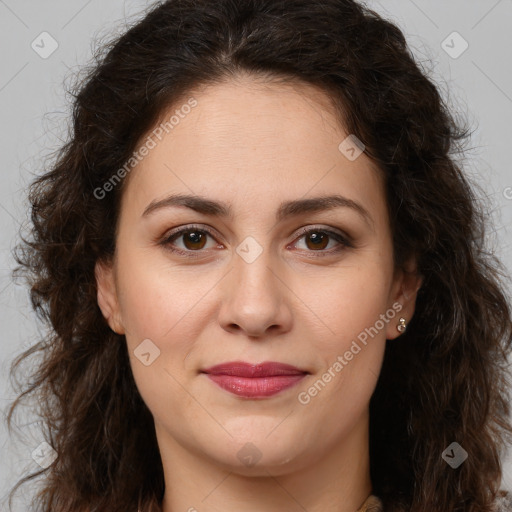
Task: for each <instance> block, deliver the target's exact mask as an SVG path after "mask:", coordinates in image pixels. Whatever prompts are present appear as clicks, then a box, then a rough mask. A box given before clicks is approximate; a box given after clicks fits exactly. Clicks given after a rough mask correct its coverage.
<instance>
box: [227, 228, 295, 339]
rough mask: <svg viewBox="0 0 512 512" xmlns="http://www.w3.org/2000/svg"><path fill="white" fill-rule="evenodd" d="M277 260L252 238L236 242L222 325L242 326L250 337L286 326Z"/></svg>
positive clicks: (285, 303)
mask: <svg viewBox="0 0 512 512" xmlns="http://www.w3.org/2000/svg"><path fill="white" fill-rule="evenodd" d="M276 261H277V260H276V259H275V258H273V257H272V254H271V253H270V251H269V250H268V249H267V248H264V247H263V246H262V245H260V244H259V243H258V242H257V241H256V240H255V239H254V238H252V237H247V238H246V239H245V240H243V241H242V242H241V243H240V244H239V246H238V247H237V248H236V254H235V255H234V257H233V269H232V271H231V272H230V273H229V276H228V279H229V283H228V285H227V287H226V288H225V291H224V294H225V296H224V297H223V300H222V307H221V312H220V318H219V321H220V323H221V325H222V326H223V328H225V329H233V328H237V329H241V330H242V331H245V332H246V334H249V335H253V336H256V335H261V334H263V333H264V332H265V331H266V330H267V329H269V328H270V327H273V329H274V330H275V329H277V328H279V329H280V330H283V329H287V328H289V325H290V322H291V312H290V310H289V304H288V300H287V297H286V287H284V286H283V284H282V283H281V282H280V279H279V278H278V277H277V274H278V272H279V270H278V269H277V268H276V267H277V266H276ZM281 279H282V278H281Z"/></svg>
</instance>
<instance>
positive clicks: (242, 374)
mask: <svg viewBox="0 0 512 512" xmlns="http://www.w3.org/2000/svg"><path fill="white" fill-rule="evenodd" d="M202 373H205V374H207V375H208V377H209V378H210V379H211V380H212V381H213V382H215V384H217V385H218V386H220V387H221V388H222V389H225V390H226V391H229V392H231V393H233V394H235V395H238V396H241V397H244V398H258V397H267V396H272V395H275V394H277V393H279V392H281V391H283V390H285V389H287V388H290V387H292V386H294V385H295V384H297V383H298V382H299V381H301V380H302V379H303V378H304V377H305V376H306V375H308V372H306V371H304V370H300V369H299V368H296V367H295V366H291V365H289V364H283V363H276V362H271V361H269V362H264V363H260V364H251V363H245V362H243V361H233V362H230V363H222V364H218V365H216V366H212V367H211V368H207V369H205V370H203V371H202Z"/></svg>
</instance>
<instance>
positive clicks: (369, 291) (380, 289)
mask: <svg viewBox="0 0 512 512" xmlns="http://www.w3.org/2000/svg"><path fill="white" fill-rule="evenodd" d="M384 270H385V269H384V268H383V266H382V262H381V263H380V264H377V262H375V263H369V264H367V265H357V266H351V267H344V268H340V269H339V272H338V277H337V278H336V279H332V276H330V278H329V279H325V280H323V282H319V281H317V284H319V286H318V288H317V289H316V291H315V292H314V293H310V294H309V297H308V300H307V305H308V307H309V308H310V309H311V310H312V311H314V312H315V313H316V314H317V316H318V318H319V320H321V323H322V325H323V329H324V331H326V332H327V333H328V339H331V340H332V344H327V345H325V349H327V350H328V351H331V350H340V349H343V348H344V347H345V346H346V345H347V344H348V345H350V343H351V341H352V340H353V339H356V338H357V337H358V335H360V333H362V332H365V329H367V328H370V327H371V326H373V325H374V324H375V323H376V322H377V321H378V320H379V318H380V315H381V314H385V312H386V310H387V309H388V296H389V291H390V290H389V286H390V276H389V275H388V273H386V272H385V271H384ZM320 285H321V286H320ZM304 292H305V290H304ZM379 325H380V324H379ZM381 330H382V334H381V335H382V336H385V330H384V329H381Z"/></svg>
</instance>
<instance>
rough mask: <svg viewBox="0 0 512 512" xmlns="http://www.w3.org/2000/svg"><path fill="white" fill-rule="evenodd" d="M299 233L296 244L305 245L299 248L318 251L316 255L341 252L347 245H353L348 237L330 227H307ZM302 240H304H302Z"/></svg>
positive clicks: (311, 251)
mask: <svg viewBox="0 0 512 512" xmlns="http://www.w3.org/2000/svg"><path fill="white" fill-rule="evenodd" d="M299 234H300V236H299V238H298V241H297V242H296V245H300V244H301V243H303V244H304V246H305V247H297V248H298V249H302V250H305V251H306V252H309V253H318V255H316V254H315V256H328V255H330V254H331V255H332V254H334V253H337V252H340V251H342V250H343V249H345V248H347V247H353V245H352V243H351V242H350V239H349V238H348V237H346V236H343V235H342V234H341V233H337V232H335V231H331V230H328V229H320V228H309V229H307V228H305V229H302V230H301V231H300V233H299ZM302 240H304V241H303V242H302ZM331 242H332V243H331Z"/></svg>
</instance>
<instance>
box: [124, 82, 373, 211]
mask: <svg viewBox="0 0 512 512" xmlns="http://www.w3.org/2000/svg"><path fill="white" fill-rule="evenodd" d="M191 96H192V97H193V98H194V100H195V101H196V104H195V106H194V107H192V108H187V109H184V108H181V107H183V105H184V104H185V103H186V99H183V100H182V102H181V103H180V102H175V103H174V104H173V106H172V107H170V108H168V109H167V111H166V112H165V113H163V115H162V117H161V119H162V120H163V121H164V122H165V120H169V119H170V118H171V117H172V116H173V115H174V118H175V119H176V120H178V122H177V123H175V124H174V125H173V127H172V129H169V130H168V132H167V131H164V134H163V136H162V138H161V140H156V139H155V141H156V146H155V147H154V148H153V149H151V151H149V154H147V156H145V157H144V158H143V160H142V161H141V162H140V163H139V164H137V165H136V166H135V168H134V170H133V171H132V173H131V175H130V181H131V182H133V183H131V185H130V186H129V187H128V190H126V191H125V193H126V195H127V196H128V197H127V198H126V199H123V201H125V200H130V202H133V201H135V202H137V203H140V205H139V207H138V208H139V209H140V210H142V209H143V205H142V203H146V204H147V202H149V201H151V200H152V199H154V198H156V197H158V196H161V195H162V194H165V193H166V192H186V193H191V192H192V193H197V194H201V195H215V196H216V198H217V199H222V200H225V201H227V202H230V203H231V202H232V201H229V199H234V198H239V199H240V198H243V197H245V198H247V197H248V196H250V195H254V194H266V195H269V194H270V195H272V196H275V197H277V196H279V198H280V199H282V196H283V195H289V196H294V197H300V196H305V195H307V194H308V192H310V191H311V192H315V193H317V192H318V193H324V192H330V191H332V190H334V189H337V191H339V192H343V193H344V195H350V194H353V195H358V196H359V197H361V196H365V195H366V196H367V197H368V199H367V201H368V202H374V203H375V201H378V200H382V197H380V198H379V197H376V196H379V195H382V194H381V193H382V183H381V180H380V172H379V170H378V169H377V167H376V166H375V165H374V164H373V163H372V161H371V160H370V159H369V158H368V157H367V156H366V155H365V154H364V153H362V154H361V155H360V156H359V157H358V158H357V159H356V160H354V161H351V160H349V159H347V157H346V156H345V155H344V154H343V153H342V152H341V150H340V147H339V146H340V143H342V142H343V141H344V140H346V139H347V137H348V136H349V134H348V133H347V132H346V130H345V129H344V127H343V126H342V125H341V123H340V122H339V120H338V119H337V117H336V114H335V108H334V105H333V103H332V101H331V99H330V97H329V96H328V95H327V94H326V93H325V92H323V91H321V90H320V89H318V88H317V87H314V86H311V85H309V84H305V83H290V84H288V83H285V84H283V83H262V82H260V81H254V80H253V79H249V78H243V79H239V80H236V81H227V82H225V83H221V84H215V85H208V86H205V87H202V88H200V89H197V90H196V91H195V92H194V93H191V94H189V95H187V96H186V97H185V98H190V97H191ZM185 112H186V113H185ZM156 127H158V126H156ZM149 133H151V132H149Z"/></svg>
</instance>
